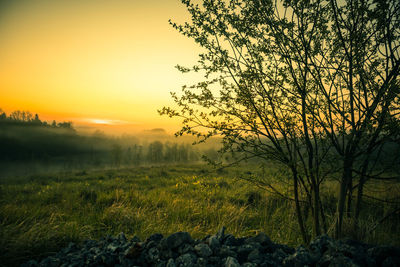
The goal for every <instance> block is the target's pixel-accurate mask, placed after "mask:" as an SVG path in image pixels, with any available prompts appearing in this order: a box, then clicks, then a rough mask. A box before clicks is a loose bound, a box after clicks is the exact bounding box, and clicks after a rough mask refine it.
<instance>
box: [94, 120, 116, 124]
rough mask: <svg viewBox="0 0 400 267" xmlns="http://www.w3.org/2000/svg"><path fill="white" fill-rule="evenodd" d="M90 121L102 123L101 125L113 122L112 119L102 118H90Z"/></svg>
mask: <svg viewBox="0 0 400 267" xmlns="http://www.w3.org/2000/svg"><path fill="white" fill-rule="evenodd" d="M90 122H91V123H94V124H102V125H112V124H113V122H112V121H110V120H104V119H91V120H90Z"/></svg>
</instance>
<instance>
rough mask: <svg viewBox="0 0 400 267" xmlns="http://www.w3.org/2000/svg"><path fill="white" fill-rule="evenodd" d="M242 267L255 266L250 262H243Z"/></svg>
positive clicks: (255, 266) (255, 265)
mask: <svg viewBox="0 0 400 267" xmlns="http://www.w3.org/2000/svg"><path fill="white" fill-rule="evenodd" d="M242 267H257V264H256V263H252V262H245V263H243V264H242Z"/></svg>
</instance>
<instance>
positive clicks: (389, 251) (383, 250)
mask: <svg viewBox="0 0 400 267" xmlns="http://www.w3.org/2000/svg"><path fill="white" fill-rule="evenodd" d="M367 254H368V256H370V257H371V258H373V259H374V260H375V261H376V264H377V265H379V266H381V265H382V263H383V262H384V261H385V259H386V258H389V257H392V256H394V257H396V256H397V257H398V255H400V249H399V248H395V247H389V246H377V247H373V248H370V249H368V251H367Z"/></svg>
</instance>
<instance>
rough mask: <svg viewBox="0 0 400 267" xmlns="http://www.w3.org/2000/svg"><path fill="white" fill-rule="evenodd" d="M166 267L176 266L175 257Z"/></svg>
mask: <svg viewBox="0 0 400 267" xmlns="http://www.w3.org/2000/svg"><path fill="white" fill-rule="evenodd" d="M166 267H176V264H175V261H174V259H169V260H168V262H167V265H166Z"/></svg>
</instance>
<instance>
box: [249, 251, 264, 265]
mask: <svg viewBox="0 0 400 267" xmlns="http://www.w3.org/2000/svg"><path fill="white" fill-rule="evenodd" d="M247 261H249V262H254V263H261V253H260V251H259V250H258V249H254V250H253V251H251V252H250V253H249V255H248V256H247Z"/></svg>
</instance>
